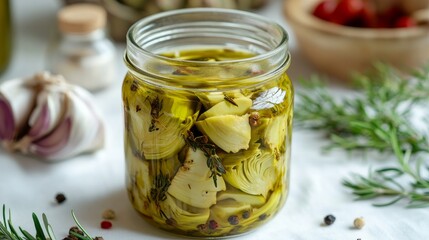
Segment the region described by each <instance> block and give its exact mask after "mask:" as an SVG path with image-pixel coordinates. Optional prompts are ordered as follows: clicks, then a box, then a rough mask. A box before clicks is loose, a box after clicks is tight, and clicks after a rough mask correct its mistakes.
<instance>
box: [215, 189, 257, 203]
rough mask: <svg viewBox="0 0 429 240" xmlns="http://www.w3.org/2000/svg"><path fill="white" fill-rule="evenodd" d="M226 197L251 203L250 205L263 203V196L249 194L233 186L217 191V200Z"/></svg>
mask: <svg viewBox="0 0 429 240" xmlns="http://www.w3.org/2000/svg"><path fill="white" fill-rule="evenodd" d="M226 199H232V200H235V201H236V202H239V203H243V204H246V205H251V206H252V207H260V206H262V205H263V204H264V203H265V198H264V197H263V196H261V195H250V194H247V193H245V192H243V191H240V190H238V189H236V188H233V187H230V188H227V190H226V191H222V192H219V193H218V196H217V201H218V202H219V201H222V200H226Z"/></svg>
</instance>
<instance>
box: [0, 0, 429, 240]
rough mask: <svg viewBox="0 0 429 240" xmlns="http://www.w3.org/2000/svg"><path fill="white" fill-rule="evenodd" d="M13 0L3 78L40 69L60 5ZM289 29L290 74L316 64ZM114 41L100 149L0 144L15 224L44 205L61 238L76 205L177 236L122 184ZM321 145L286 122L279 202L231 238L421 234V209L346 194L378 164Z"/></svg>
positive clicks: (426, 228) (87, 217)
mask: <svg viewBox="0 0 429 240" xmlns="http://www.w3.org/2000/svg"><path fill="white" fill-rule="evenodd" d="M11 2H13V4H12V7H13V20H14V31H15V40H14V55H13V60H12V63H11V65H10V67H9V69H8V71H7V72H6V73H5V74H3V75H2V76H1V78H0V80H2V81H3V80H6V79H11V78H15V77H23V76H31V75H32V74H34V73H35V72H37V71H40V70H43V68H44V62H45V61H44V57H45V53H46V48H47V45H48V42H49V40H50V38H51V37H53V35H54V33H55V28H56V25H55V12H56V11H57V9H58V8H59V7H60V3H59V2H60V1H58V0H38V1H28V0H11ZM259 13H260V14H262V15H265V16H267V17H269V18H271V19H274V20H276V21H278V22H279V23H281V24H282V25H283V26H285V27H286V29H287V30H290V29H289V28H288V26H287V23H286V22H285V21H284V19H283V17H282V12H281V0H272V1H271V4H270V5H269V6H267V7H266V8H264V9H263V10H260V11H259ZM289 33H290V43H291V44H290V51H291V54H292V59H293V60H292V65H291V67H290V71H289V74H290V76H291V77H292V79H294V80H298V79H299V78H301V77H306V76H309V75H311V74H313V73H315V71H314V69H312V67H311V66H310V65H309V64H308V63H307V62H306V61H305V59H303V58H302V57H301V55H300V53H299V48H298V47H297V45H296V44H295V40H294V38H293V34H292V32H290V31H289ZM0 37H1V36H0ZM117 47H118V57H117V59H118V68H119V73H118V77H117V82H115V83H114V84H113V85H112V86H111V87H110V88H108V89H106V90H105V91H101V92H98V93H96V94H95V98H96V101H97V104H98V106H99V107H100V108H101V111H102V114H103V116H104V118H105V120H106V125H107V130H108V131H107V142H106V147H105V148H104V149H103V150H101V151H99V152H97V153H96V154H90V155H84V156H79V157H76V158H74V159H70V160H67V161H64V162H60V163H55V164H50V163H45V162H41V161H38V160H35V159H32V158H30V157H25V156H21V155H11V154H8V153H6V152H4V151H3V150H0V204H6V205H7V207H8V208H10V209H11V210H12V215H13V220H14V223H15V224H16V225H20V226H22V227H24V228H26V229H29V230H31V232H33V225H32V220H31V213H32V212H35V213H37V214H38V215H39V216H40V215H41V214H42V213H46V214H47V216H48V218H49V219H50V221H51V224H52V225H53V228H54V229H55V232H56V233H57V238H59V239H62V238H63V237H64V236H65V235H66V233H67V231H68V229H69V227H70V226H72V225H74V223H73V220H72V218H71V214H70V210H71V209H74V210H75V212H76V215H77V217H78V218H79V219H80V222H81V223H82V224H83V225H84V226H85V227H86V229H87V230H88V231H89V232H90V233H92V234H93V235H102V236H103V237H104V239H113V240H118V239H121V240H122V239H123V240H127V239H130V240H134V239H135V240H137V239H145V240H146V239H147V240H149V239H177V237H176V236H172V235H170V234H168V233H166V232H164V231H162V230H158V229H155V228H153V227H151V226H150V225H148V224H147V223H146V222H145V221H144V220H143V219H142V218H141V217H140V216H139V214H138V213H137V212H136V211H134V210H133V208H132V206H131V204H130V203H129V201H128V198H127V194H126V192H125V170H124V169H125V168H124V166H125V165H124V157H123V141H122V138H123V136H122V135H123V119H122V109H121V100H120V90H121V89H120V85H121V81H122V77H123V76H124V74H125V71H126V69H125V67H124V65H123V64H122V59H121V58H122V52H123V49H124V45H121V44H118V45H117ZM295 111H299V109H295ZM0 124H1V123H0ZM326 144H327V142H326V140H324V139H323V138H322V136H321V135H320V134H319V133H315V132H310V131H299V130H294V135H293V147H292V163H291V186H290V194H289V198H288V200H287V203H286V205H285V207H284V208H283V209H282V210H281V212H280V213H279V214H278V215H277V216H276V217H275V218H274V219H273V220H272V221H270V222H269V223H268V224H266V225H265V226H263V227H262V228H260V229H259V230H257V231H255V232H252V233H250V234H248V235H245V236H242V237H238V238H236V239H249V240H256V239H272V240H276V239H294V240H298V239H338V240H344V239H358V238H360V239H362V240H369V239H375V240H385V239H395V240H397V239H410V240H425V239H429V209H428V208H426V209H406V208H405V207H404V206H405V205H404V204H397V205H395V206H390V207H385V208H376V207H372V206H371V205H370V202H364V201H363V202H356V201H353V196H352V195H351V194H350V193H349V192H348V191H347V189H345V188H344V187H342V185H341V180H342V179H344V178H345V177H347V176H350V173H351V172H360V173H365V172H366V171H367V169H368V167H369V166H373V165H375V164H376V163H375V162H374V161H373V160H371V159H369V157H366V158H365V157H364V156H360V155H348V154H345V153H344V152H342V151H339V150H338V151H333V152H330V153H328V154H324V153H322V151H321V147H322V146H324V145H326ZM379 162H380V161H379ZM378 164H382V163H378ZM58 192H63V193H65V194H66V197H67V201H66V202H64V203H63V204H61V205H57V204H56V203H55V199H54V197H55V195H56V194H57V193H58ZM107 208H111V209H114V210H115V211H116V213H117V216H118V217H117V219H116V220H114V221H113V228H112V229H110V230H103V229H101V228H100V227H99V224H100V221H101V214H102V212H103V211H104V210H105V209H107ZM327 214H333V215H335V216H336V218H337V220H336V222H335V223H334V224H333V225H332V226H329V227H323V226H321V225H320V224H321V222H322V220H323V217H324V216H325V215H327ZM361 216H362V217H364V218H365V221H366V226H365V227H364V228H363V229H362V230H356V229H353V228H352V224H353V220H354V218H356V217H361Z"/></svg>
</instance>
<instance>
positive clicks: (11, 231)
mask: <svg viewBox="0 0 429 240" xmlns="http://www.w3.org/2000/svg"><path fill="white" fill-rule="evenodd" d="M32 217H33V222H34V228H35V229H36V234H35V235H32V234H30V233H29V232H28V231H26V230H24V229H22V228H21V227H19V228H18V229H19V232H18V231H17V230H16V228H15V227H14V225H13V223H12V217H11V212H10V210H9V216H8V218H7V219H6V206H5V205H4V204H3V221H1V220H0V240H56V239H57V238H56V237H55V234H54V231H53V230H52V227H51V225H50V224H49V222H48V218H47V217H46V215H45V214H42V222H43V227H42V224H41V223H40V221H39V218H38V217H37V215H36V214H35V213H33V214H32ZM72 217H73V220H74V221H75V223H76V225H77V226H78V228H79V229H80V230H81V231H82V232H83V233H84V234H83V235H81V234H78V233H76V232H71V233H70V234H71V235H73V236H74V237H75V238H74V239H77V240H94V239H102V238H101V237H96V238H94V239H93V238H92V237H91V236H90V235H89V234H88V233H87V232H86V231H85V229H84V228H83V227H82V225H81V224H80V223H79V221H78V220H77V218H76V216H75V214H74V212H73V211H72Z"/></svg>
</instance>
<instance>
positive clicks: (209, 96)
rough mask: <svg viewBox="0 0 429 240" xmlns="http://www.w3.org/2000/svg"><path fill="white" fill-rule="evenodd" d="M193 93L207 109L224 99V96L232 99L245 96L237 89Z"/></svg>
mask: <svg viewBox="0 0 429 240" xmlns="http://www.w3.org/2000/svg"><path fill="white" fill-rule="evenodd" d="M195 95H196V96H197V97H198V99H199V100H200V102H201V103H202V104H203V106H204V107H205V108H206V109H209V108H211V107H213V106H214V105H216V104H218V103H220V102H222V101H225V96H228V97H231V98H234V99H235V98H241V97H245V96H244V95H243V94H242V93H240V92H239V91H234V92H228V93H227V94H225V93H223V92H208V93H196V94H195Z"/></svg>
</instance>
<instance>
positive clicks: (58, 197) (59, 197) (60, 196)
mask: <svg viewBox="0 0 429 240" xmlns="http://www.w3.org/2000/svg"><path fill="white" fill-rule="evenodd" d="M55 200H57V203H60V204H61V203H63V202H64V201H65V200H66V196H65V195H64V194H63V193H58V194H57V195H56V196H55Z"/></svg>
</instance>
